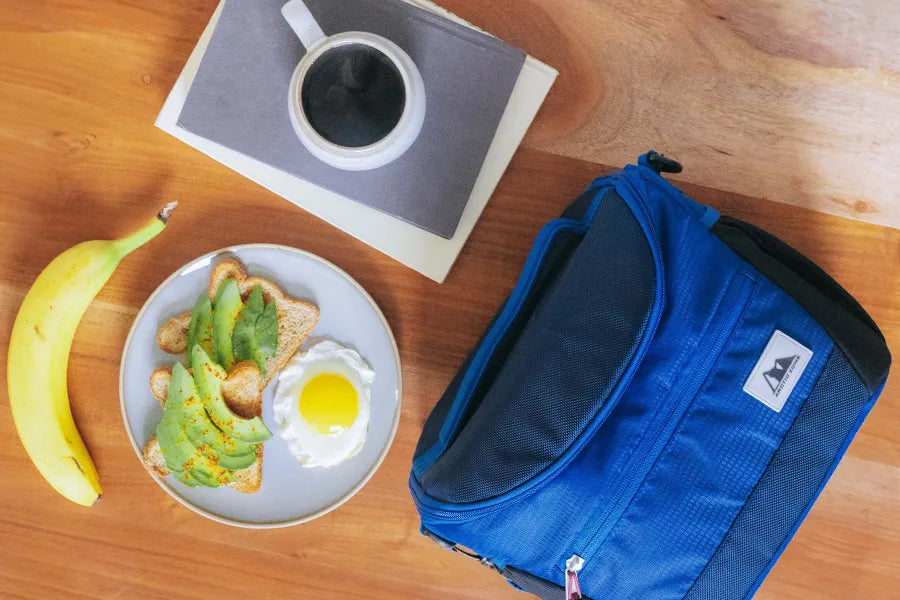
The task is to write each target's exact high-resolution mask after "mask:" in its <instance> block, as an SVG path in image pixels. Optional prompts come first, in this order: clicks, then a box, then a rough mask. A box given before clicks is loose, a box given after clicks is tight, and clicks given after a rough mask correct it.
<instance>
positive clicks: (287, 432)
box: [273, 340, 375, 468]
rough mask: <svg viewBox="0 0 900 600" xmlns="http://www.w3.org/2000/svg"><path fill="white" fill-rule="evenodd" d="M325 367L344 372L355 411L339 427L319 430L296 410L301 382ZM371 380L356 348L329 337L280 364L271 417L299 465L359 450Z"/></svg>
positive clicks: (329, 463)
mask: <svg viewBox="0 0 900 600" xmlns="http://www.w3.org/2000/svg"><path fill="white" fill-rule="evenodd" d="M325 373H331V374H335V375H340V376H342V377H344V378H346V379H347V381H349V382H350V384H351V385H352V386H353V388H354V389H355V390H356V396H357V400H358V402H359V412H358V413H357V415H356V418H355V419H354V420H353V423H351V424H350V426H349V427H348V428H347V429H345V430H344V431H342V432H341V433H336V434H323V433H320V432H318V431H316V430H315V429H314V428H313V426H312V425H310V424H309V423H308V422H307V421H306V420H305V419H304V418H303V417H302V415H301V414H300V393H301V391H302V390H303V388H304V386H305V385H306V384H307V383H308V382H309V381H310V380H312V379H313V378H315V377H317V376H319V375H322V374H325ZM374 380H375V372H374V371H373V370H372V368H371V367H370V366H369V364H368V363H367V362H366V361H365V360H364V359H363V357H362V356H360V355H359V353H358V352H356V351H355V350H351V349H350V348H347V347H346V346H342V345H341V344H339V343H337V342H333V341H330V340H329V341H324V342H320V343H318V344H316V345H315V346H313V347H312V348H310V349H309V350H308V351H307V352H304V353H298V354H297V355H296V356H294V357H293V358H292V359H291V360H290V361H289V362H288V364H287V365H285V367H284V368H283V369H282V370H281V372H280V373H279V375H278V384H277V387H276V388H275V402H274V404H273V409H274V412H275V422H276V423H277V424H278V427H279V432H280V434H281V438H282V439H283V440H284V441H285V442H287V445H288V448H289V449H290V452H291V454H292V455H293V456H294V457H295V458H296V459H297V460H298V461H299V462H300V464H301V465H302V466H304V467H310V468H311V467H333V466H335V465H339V464H340V463H342V462H344V461H345V460H347V459H349V458H352V457H353V456H356V455H357V454H358V453H359V451H360V450H361V449H362V447H363V444H364V443H365V441H366V434H367V433H368V429H369V417H370V414H371V404H372V383H373V381H374Z"/></svg>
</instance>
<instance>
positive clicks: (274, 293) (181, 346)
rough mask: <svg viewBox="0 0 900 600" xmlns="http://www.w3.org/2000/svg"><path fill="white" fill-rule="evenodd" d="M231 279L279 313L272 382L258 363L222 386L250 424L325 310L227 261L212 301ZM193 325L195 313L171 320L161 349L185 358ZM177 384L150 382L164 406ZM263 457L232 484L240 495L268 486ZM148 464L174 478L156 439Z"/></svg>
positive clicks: (160, 337)
mask: <svg viewBox="0 0 900 600" xmlns="http://www.w3.org/2000/svg"><path fill="white" fill-rule="evenodd" d="M229 278H234V279H235V280H236V281H237V283H238V287H239V288H240V291H241V297H242V298H244V299H245V300H246V298H247V296H248V295H249V294H250V292H251V291H252V290H253V288H254V287H256V286H257V285H259V286H261V287H262V290H263V298H264V299H265V301H266V302H267V303H268V302H275V307H276V309H277V312H278V348H277V350H276V352H275V356H274V357H272V358H270V359H269V360H268V361H266V372H267V374H268V375H267V377H266V379H265V380H263V379H262V376H261V374H260V372H259V368H258V367H257V366H256V363H254V362H252V361H246V362H242V363H239V364H237V365H235V366H234V367H233V368H232V369H231V371H230V372H229V373H228V378H227V379H226V380H225V382H224V384H223V385H222V395H223V396H224V399H225V403H226V404H228V407H229V408H231V410H232V411H233V412H234V413H235V414H236V415H238V416H241V417H244V418H252V417H261V416H262V391H263V389H264V388H265V386H266V385H268V383H269V382H270V381H272V380H273V379H274V378H275V376H276V375H277V374H278V372H279V371H280V370H281V369H282V367H284V365H285V364H287V362H288V361H289V360H290V359H291V357H292V356H293V355H294V354H295V353H296V352H297V350H298V349H299V348H300V344H302V343H303V341H304V340H305V339H306V338H307V337H308V336H309V334H310V333H311V332H312V330H313V329H314V328H315V326H316V323H318V321H319V309H318V308H317V307H316V306H315V305H314V304H310V303H309V302H303V301H301V300H294V299H293V298H290V297H289V296H287V295H285V294H284V292H282V291H281V289H280V288H279V287H278V286H276V285H275V284H274V283H272V282H271V281H268V280H266V279H262V278H260V277H248V276H247V270H246V269H245V268H244V265H243V264H241V263H240V262H239V261H237V260H235V259H226V260H223V261H222V262H220V263H219V264H217V265H216V266H215V267H213V270H212V273H211V275H210V279H209V290H208V293H209V297H210V300H215V297H216V292H217V291H218V290H219V286H220V285H221V284H222V283H223V282H224V281H225V280H227V279H229ZM190 322H191V313H190V312H187V313H184V314H181V315H179V316H177V317H175V318H173V319H171V320H170V321H169V322H168V323H166V324H165V325H163V326H162V328H161V329H160V330H159V333H158V334H157V336H156V343H157V345H158V346H159V347H160V348H161V349H162V350H163V351H164V352H166V353H168V354H175V355H182V354H185V353H186V352H187V332H188V327H189V326H190ZM171 379H172V371H171V370H170V369H158V370H157V371H154V373H153V374H152V375H151V376H150V390H151V392H152V393H153V395H154V396H155V397H156V398H157V400H159V401H160V402H161V403H163V404H165V401H166V396H167V395H168V387H169V381H171ZM262 452H263V446H262V445H260V447H259V450H258V451H257V455H258V456H259V460H257V461H256V463H254V464H253V466H251V467H250V468H249V469H245V470H244V471H236V472H235V479H236V480H235V482H234V483H232V484H230V485H231V486H232V487H233V488H234V489H236V490H237V491H239V492H243V493H245V494H255V493H256V492H258V491H259V487H260V485H261V484H262ZM143 462H144V466H145V467H146V468H147V470H149V471H152V472H154V473H156V474H157V475H160V476H161V477H165V476H167V475H169V474H170V473H169V469H168V468H166V462H165V460H164V459H163V456H162V451H161V450H160V448H159V443H158V442H157V440H156V438H155V437H154V438H153V439H152V440H150V442H149V443H148V444H147V446H146V447H145V448H144V457H143Z"/></svg>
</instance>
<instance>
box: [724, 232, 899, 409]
mask: <svg viewBox="0 0 900 600" xmlns="http://www.w3.org/2000/svg"><path fill="white" fill-rule="evenodd" d="M711 231H712V232H713V233H714V234H715V235H716V236H718V238H719V239H720V240H722V241H723V242H724V243H725V244H726V245H728V246H729V247H730V248H731V249H732V250H734V251H735V253H737V254H738V256H740V257H741V258H743V259H744V260H746V261H747V262H749V263H750V264H751V265H753V266H754V267H756V268H757V269H758V270H759V271H760V272H761V273H762V274H763V275H765V276H766V277H768V278H769V279H771V280H772V282H774V283H775V284H776V285H778V286H779V287H781V288H782V289H783V290H784V291H785V292H787V293H788V294H789V295H790V296H791V297H793V298H794V300H796V301H797V302H798V303H799V304H800V305H801V306H803V308H805V309H806V310H807V311H808V312H809V314H810V315H812V316H813V318H814V319H816V321H818V322H819V324H820V325H821V326H822V328H823V329H825V331H827V332H828V334H829V335H830V336H831V337H832V338H834V342H835V344H836V345H837V346H838V347H839V348H840V349H841V351H842V352H843V353H844V355H845V356H846V357H847V360H848V361H849V362H850V364H851V365H852V366H853V369H854V370H855V371H856V372H857V374H858V375H859V377H860V379H862V381H863V383H864V384H865V385H866V388H867V389H868V390H869V392H874V391H875V390H876V389H878V387H879V386H881V384H882V383H883V382H884V379H885V377H887V374H888V370H889V369H890V366H891V353H890V351H889V350H888V347H887V344H886V343H885V341H884V335H882V333H881V331H880V330H879V329H878V326H877V325H876V324H875V322H874V321H873V320H872V318H871V317H870V316H869V315H868V313H866V311H865V310H864V309H863V307H862V306H860V305H859V302H857V301H856V299H854V298H853V296H851V295H850V294H849V293H847V291H846V290H845V289H844V288H842V287H841V286H840V284H838V283H837V282H836V281H835V280H834V279H832V278H831V276H829V275H828V273H826V272H825V271H823V270H822V269H821V268H820V267H819V266H818V265H816V264H815V263H813V262H812V261H811V260H809V259H808V258H806V257H805V256H804V255H802V254H800V253H799V252H797V251H796V250H794V249H793V248H791V247H790V246H788V245H787V244H786V243H784V242H783V241H781V240H780V239H778V238H776V237H775V236H774V235H772V234H770V233H768V232H766V231H763V230H762V229H760V228H758V227H756V226H754V225H751V224H749V223H745V222H743V221H740V220H738V219H734V218H731V217H727V216H722V217H721V218H720V219H719V221H718V222H717V223H716V224H715V225H714V226H713V227H712V230H711Z"/></svg>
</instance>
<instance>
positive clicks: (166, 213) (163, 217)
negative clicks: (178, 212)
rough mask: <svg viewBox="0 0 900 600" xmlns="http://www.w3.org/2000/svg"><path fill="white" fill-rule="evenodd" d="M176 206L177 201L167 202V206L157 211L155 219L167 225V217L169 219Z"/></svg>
mask: <svg viewBox="0 0 900 600" xmlns="http://www.w3.org/2000/svg"><path fill="white" fill-rule="evenodd" d="M177 206H178V200H175V201H173V202H169V203H168V204H166V205H165V206H163V207H162V210H161V211H159V214H158V215H157V217H159V220H160V221H162V222H163V224H165V223H167V222H168V221H169V217H171V216H172V213H173V212H175V207H177Z"/></svg>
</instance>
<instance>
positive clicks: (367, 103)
mask: <svg viewBox="0 0 900 600" xmlns="http://www.w3.org/2000/svg"><path fill="white" fill-rule="evenodd" d="M301 98H302V102H303V112H304V113H305V114H306V118H307V120H308V121H309V123H310V125H312V127H313V129H315V130H316V131H317V132H318V133H319V135H321V136H322V137H323V138H325V139H326V140H328V141H329V142H332V143H334V144H338V145H339V146H346V147H350V148H359V147H361V146H369V145H370V144H374V143H375V142H378V141H380V140H382V139H384V138H385V137H387V135H388V134H389V133H390V132H391V131H393V129H394V127H396V126H397V123H399V122H400V116H401V115H402V114H403V108H404V106H405V104H406V88H405V86H404V85H403V77H402V76H401V75H400V71H398V70H397V67H396V66H395V65H394V63H393V62H392V61H391V60H390V59H389V58H388V57H387V56H385V55H384V54H383V53H381V52H380V51H378V50H376V49H375V48H372V47H370V46H366V45H365V44H347V45H344V46H337V47H335V48H332V49H330V50H328V51H326V52H325V53H324V54H323V55H322V56H320V57H319V58H318V60H316V62H315V63H313V65H312V66H311V67H310V69H309V71H308V72H307V74H306V77H305V78H304V80H303V90H302V94H301Z"/></svg>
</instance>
